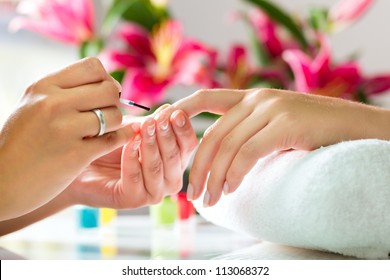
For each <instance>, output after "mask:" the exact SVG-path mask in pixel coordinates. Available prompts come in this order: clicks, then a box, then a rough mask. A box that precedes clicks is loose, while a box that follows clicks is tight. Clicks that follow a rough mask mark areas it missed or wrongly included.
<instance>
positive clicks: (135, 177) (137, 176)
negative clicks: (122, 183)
mask: <svg viewBox="0 0 390 280" xmlns="http://www.w3.org/2000/svg"><path fill="white" fill-rule="evenodd" d="M127 177H128V179H129V181H130V182H132V183H134V184H137V183H140V182H141V181H142V180H143V177H142V171H141V170H133V171H132V172H131V173H130V174H129V175H128V176H127Z"/></svg>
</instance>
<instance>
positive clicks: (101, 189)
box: [66, 107, 197, 209]
mask: <svg viewBox="0 0 390 280" xmlns="http://www.w3.org/2000/svg"><path fill="white" fill-rule="evenodd" d="M165 108H166V109H165V110H164V109H161V110H160V111H159V112H158V113H157V114H156V115H154V116H152V117H148V118H146V119H145V120H144V121H143V122H142V125H141V126H140V128H139V135H137V136H136V137H135V138H134V139H133V140H132V141H131V142H130V143H128V144H126V145H125V146H124V147H123V148H120V149H117V150H116V151H114V152H112V153H110V154H108V155H106V156H103V157H101V158H99V159H97V160H95V161H94V162H92V163H91V164H90V165H89V166H88V167H87V168H86V169H85V170H84V171H83V172H82V173H81V174H80V176H78V178H77V179H76V180H75V181H74V182H73V183H72V184H71V186H70V187H69V188H68V189H67V190H66V192H69V193H70V196H72V197H73V198H72V200H73V201H75V203H78V204H86V205H89V206H94V207H110V208H119V209H121V208H122V209H123V208H136V207H141V206H145V205H149V204H155V203H158V202H160V201H161V199H162V198H163V197H164V196H165V195H169V194H173V193H177V192H178V191H180V189H181V188H182V179H183V173H184V171H185V169H186V166H187V164H188V161H189V159H190V156H191V154H192V152H193V150H194V149H195V147H196V146H197V138H196V135H195V133H194V131H193V128H192V126H191V123H190V121H189V119H188V117H187V116H186V114H185V113H184V112H182V111H175V112H173V113H172V114H171V113H170V112H169V111H170V109H169V107H165ZM133 126H134V125H133ZM135 130H136V131H138V129H137V128H135Z"/></svg>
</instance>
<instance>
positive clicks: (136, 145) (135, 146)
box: [133, 135, 141, 151]
mask: <svg viewBox="0 0 390 280" xmlns="http://www.w3.org/2000/svg"><path fill="white" fill-rule="evenodd" d="M140 145H141V136H139V135H137V136H135V138H134V141H133V150H134V151H136V150H138V148H139V146H140Z"/></svg>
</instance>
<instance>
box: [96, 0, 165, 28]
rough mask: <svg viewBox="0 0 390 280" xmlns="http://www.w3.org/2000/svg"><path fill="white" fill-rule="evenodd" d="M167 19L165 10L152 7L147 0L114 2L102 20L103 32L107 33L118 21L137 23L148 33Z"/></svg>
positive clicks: (120, 0) (115, 0) (116, 0)
mask: <svg viewBox="0 0 390 280" xmlns="http://www.w3.org/2000/svg"><path fill="white" fill-rule="evenodd" d="M168 18H169V13H168V11H167V10H166V9H161V8H157V7H155V6H153V5H152V4H151V3H150V1H149V0H114V1H113V3H112V5H111V7H110V9H109V10H108V12H107V15H106V18H105V19H104V23H103V31H104V32H105V33H109V32H110V31H111V30H112V28H113V27H114V26H115V24H116V23H117V22H118V21H119V20H120V19H124V20H127V21H131V22H135V23H138V24H140V25H141V26H143V27H145V28H146V29H147V30H149V31H150V30H152V28H153V26H155V25H156V24H158V23H160V22H161V21H163V20H166V19H168Z"/></svg>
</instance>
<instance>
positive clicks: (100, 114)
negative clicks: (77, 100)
mask: <svg viewBox="0 0 390 280" xmlns="http://www.w3.org/2000/svg"><path fill="white" fill-rule="evenodd" d="M92 112H94V113H95V115H96V117H97V118H98V119H99V125H100V128H99V133H98V134H97V135H96V136H102V135H103V134H104V133H105V132H106V119H105V118H104V114H103V112H102V110H100V109H93V110H92Z"/></svg>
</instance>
